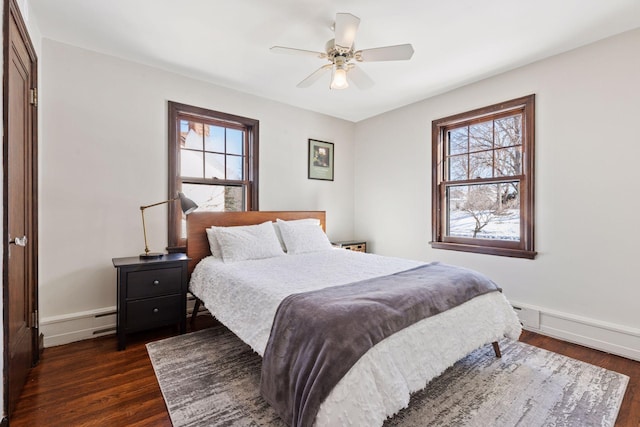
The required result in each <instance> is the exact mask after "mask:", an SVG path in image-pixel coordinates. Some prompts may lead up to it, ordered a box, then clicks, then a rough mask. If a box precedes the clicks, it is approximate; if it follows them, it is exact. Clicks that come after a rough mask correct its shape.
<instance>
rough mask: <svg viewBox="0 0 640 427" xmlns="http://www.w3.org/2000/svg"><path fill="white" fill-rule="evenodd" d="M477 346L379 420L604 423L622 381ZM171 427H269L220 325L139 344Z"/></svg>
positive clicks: (586, 368) (555, 360) (246, 351)
mask: <svg viewBox="0 0 640 427" xmlns="http://www.w3.org/2000/svg"><path fill="white" fill-rule="evenodd" d="M500 346H501V348H502V358H501V359H498V358H496V357H495V355H494V353H493V349H492V348H491V346H490V345H489V346H485V347H483V348H480V349H478V350H476V351H475V352H473V353H471V354H470V355H469V356H467V357H465V358H464V359H462V360H460V361H459V362H458V363H456V364H455V365H454V366H453V367H451V368H449V369H448V370H446V371H445V372H444V373H443V374H442V375H441V376H440V377H438V378H436V379H434V380H433V381H432V382H431V383H429V385H428V386H427V388H425V389H424V390H422V391H420V392H417V393H415V394H414V395H413V396H412V398H411V402H410V404H409V407H408V408H406V409H404V410H402V411H400V412H399V413H398V414H396V416H394V417H393V418H392V419H389V420H387V421H386V423H385V426H408V427H418V426H478V427H489V426H491V427H499V426H505V427H506V426H576V427H577V426H580V427H587V426H613V425H614V424H615V420H616V417H617V415H618V410H619V409H620V404H621V403H622V398H623V396H624V392H625V389H626V387H627V383H628V381H629V378H628V377H627V376H625V375H622V374H619V373H616V372H613V371H609V370H606V369H602V368H599V367H597V366H593V365H590V364H587V363H583V362H580V361H578V360H574V359H570V358H568V357H565V356H561V355H559V354H556V353H552V352H549V351H546V350H542V349H539V348H536V347H533V346H530V345H527V344H524V343H520V342H516V341H510V340H504V341H502V342H501V343H500ZM147 351H148V352H149V356H150V358H151V363H152V364H153V368H154V370H155V373H156V376H157V378H158V383H159V384H160V388H161V390H162V394H163V396H164V400H165V402H166V404H167V408H168V410H169V414H170V417H171V421H172V423H173V425H174V427H204V426H207V427H208V426H277V427H285V423H284V422H283V421H282V420H281V419H280V418H278V416H277V415H276V414H275V412H274V411H273V410H272V409H271V407H269V405H268V404H267V403H266V402H264V400H263V399H262V398H261V397H260V392H259V384H260V362H261V359H260V357H259V356H258V355H257V354H256V353H254V352H253V351H252V350H251V349H250V348H249V346H247V345H246V344H244V343H243V342H242V341H240V339H239V338H237V337H236V336H235V335H233V334H232V333H231V332H229V330H228V329H226V328H225V327H223V326H214V327H211V328H208V329H204V330H202V331H198V332H194V333H190V334H186V335H180V336H176V337H172V338H167V339H165V340H162V341H157V342H153V343H149V344H147Z"/></svg>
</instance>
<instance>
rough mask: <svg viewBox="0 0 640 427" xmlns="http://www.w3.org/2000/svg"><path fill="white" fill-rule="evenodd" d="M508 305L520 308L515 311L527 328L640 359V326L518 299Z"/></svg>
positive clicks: (633, 358) (629, 357)
mask: <svg viewBox="0 0 640 427" xmlns="http://www.w3.org/2000/svg"><path fill="white" fill-rule="evenodd" d="M511 304H512V305H513V306H514V307H517V308H518V309H522V310H518V309H516V313H518V315H519V316H520V319H521V321H522V323H523V326H524V329H526V330H528V331H532V332H536V333H539V334H542V335H547V336H550V337H553V338H558V339H561V340H563V341H568V342H571V343H574V344H580V345H583V346H585V347H590V348H594V349H596V350H601V351H604V352H607V353H611V354H616V355H618V356H622V357H626V358H628V359H632V360H637V361H640V329H636V328H631V327H628V326H623V325H618V324H614V323H609V322H603V321H599V320H595V319H591V318H587V317H583V316H578V315H574V314H568V313H563V312H559V311H555V310H550V309H545V308H542V307H536V306H532V305H529V304H521V303H519V302H517V301H511ZM536 323H537V324H536Z"/></svg>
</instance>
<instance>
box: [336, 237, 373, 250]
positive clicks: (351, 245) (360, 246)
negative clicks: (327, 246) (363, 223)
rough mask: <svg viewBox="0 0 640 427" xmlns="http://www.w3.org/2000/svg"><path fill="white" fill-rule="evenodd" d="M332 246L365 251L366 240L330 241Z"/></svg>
mask: <svg viewBox="0 0 640 427" xmlns="http://www.w3.org/2000/svg"><path fill="white" fill-rule="evenodd" d="M331 244H332V245H333V246H337V247H339V248H342V249H348V250H351V251H357V252H367V242H366V241H365V240H342V241H340V242H331Z"/></svg>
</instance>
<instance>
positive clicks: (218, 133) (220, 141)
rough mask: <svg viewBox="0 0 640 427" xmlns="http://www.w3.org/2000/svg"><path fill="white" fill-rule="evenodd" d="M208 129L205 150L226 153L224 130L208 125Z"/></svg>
mask: <svg viewBox="0 0 640 427" xmlns="http://www.w3.org/2000/svg"><path fill="white" fill-rule="evenodd" d="M207 129H209V135H208V137H207V138H206V139H205V140H204V149H205V150H207V151H215V152H218V153H224V128H223V127H220V126H213V125H207Z"/></svg>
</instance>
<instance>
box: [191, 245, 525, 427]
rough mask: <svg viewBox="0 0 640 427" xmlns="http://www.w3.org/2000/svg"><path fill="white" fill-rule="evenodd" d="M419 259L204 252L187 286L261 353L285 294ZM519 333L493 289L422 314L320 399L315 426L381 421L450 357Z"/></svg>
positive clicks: (369, 274) (328, 253)
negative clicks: (231, 257) (227, 257)
mask: <svg viewBox="0 0 640 427" xmlns="http://www.w3.org/2000/svg"><path fill="white" fill-rule="evenodd" d="M421 264H422V263H420V262H417V261H411V260H406V259H400V258H391V257H382V256H377V255H373V254H364V253H360V252H353V251H348V250H344V249H334V250H328V251H321V252H314V253H308V254H299V255H287V256H282V257H276V258H269V259H263V260H254V261H241V262H236V263H229V264H225V263H223V262H222V261H221V260H219V259H216V258H213V257H208V258H205V259H203V260H202V261H201V262H200V263H199V264H198V265H197V266H196V268H195V270H194V272H193V274H192V276H191V282H190V289H191V291H192V293H193V294H194V295H196V296H197V297H198V298H200V299H201V300H202V301H203V303H204V305H205V306H206V307H207V309H208V310H209V311H210V312H211V314H212V315H214V316H215V317H216V318H217V319H218V320H219V321H220V322H222V323H223V324H224V325H226V326H227V327H228V328H229V329H231V330H232V331H233V332H234V333H235V334H236V335H237V336H238V337H239V338H240V339H242V340H243V341H244V342H246V343H247V344H249V345H250V346H251V348H252V349H253V350H254V351H256V352H257V353H258V354H259V355H260V356H262V355H263V353H264V349H265V347H266V345H267V341H268V339H269V333H270V331H271V325H272V323H273V318H274V316H275V313H276V310H277V308H278V305H279V304H280V302H281V301H282V299H284V298H285V297H286V296H288V295H290V294H292V293H298V292H306V291H311V290H315V289H320V288H324V287H327V286H336V285H341V284H347V283H352V282H356V281H359V280H364V279H369V278H372V277H377V276H383V275H388V274H393V273H396V272H399V271H403V270H407V269H409V268H413V267H416V266H418V265H421ZM520 332H521V329H520V323H519V322H518V320H517V317H516V315H515V313H514V312H513V309H512V308H511V306H510V305H509V303H508V302H507V300H506V299H505V297H504V296H503V295H502V294H501V293H498V292H492V293H489V294H486V295H482V296H480V297H477V298H474V299H473V300H471V301H469V302H467V303H465V304H463V305H461V306H458V307H455V308H454V309H451V310H448V311H447V312H444V313H441V314H439V315H437V316H433V317H430V318H427V319H424V320H422V321H421V322H418V323H416V324H414V325H412V326H411V327H408V328H406V329H404V330H402V331H400V332H398V333H396V334H394V335H392V336H391V337H389V338H387V339H385V340H384V341H382V342H380V343H379V344H378V345H376V346H375V347H373V348H372V349H371V350H370V351H369V352H367V353H366V354H365V355H364V356H363V357H362V358H361V359H360V361H358V362H357V363H356V364H355V365H354V366H353V367H352V369H351V370H350V371H349V372H348V373H347V375H346V376H345V377H344V378H343V379H342V380H341V381H340V383H338V385H337V386H336V387H335V388H334V390H333V391H332V392H331V394H330V395H329V397H328V398H327V399H326V400H325V402H324V403H323V404H322V406H321V408H320V412H319V413H318V416H317V418H316V425H317V426H342V425H349V426H375V425H382V423H383V421H384V420H385V419H386V418H387V417H389V416H391V415H393V414H395V413H396V412H398V411H399V410H400V409H402V408H404V407H406V406H407V405H408V403H409V395H410V393H412V392H415V391H417V390H420V389H422V388H424V387H425V385H426V384H427V382H428V381H429V380H431V379H432V378H435V377H436V376H438V375H440V374H441V373H442V372H443V371H444V370H445V369H446V368H448V367H449V366H451V365H452V364H453V363H454V362H456V361H457V360H459V359H460V358H462V357H464V356H465V355H467V354H468V353H470V352H471V351H473V350H475V349H476V348H478V347H480V346H482V345H484V344H486V343H490V342H492V341H497V340H498V339H500V338H502V337H504V336H508V337H510V338H512V339H517V338H518V336H519V335H520Z"/></svg>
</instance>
